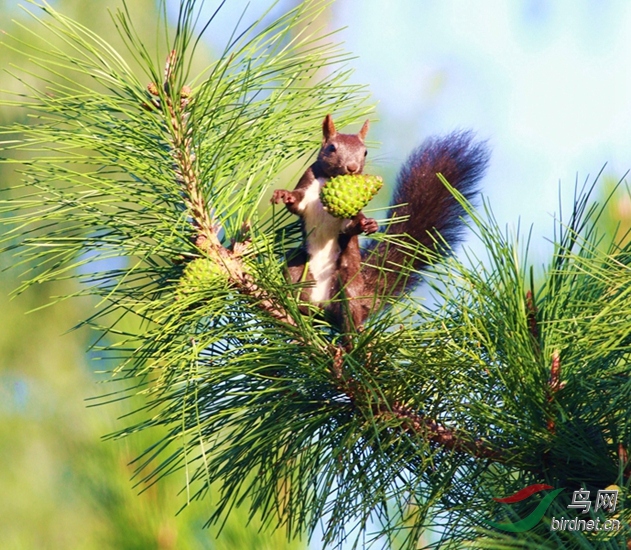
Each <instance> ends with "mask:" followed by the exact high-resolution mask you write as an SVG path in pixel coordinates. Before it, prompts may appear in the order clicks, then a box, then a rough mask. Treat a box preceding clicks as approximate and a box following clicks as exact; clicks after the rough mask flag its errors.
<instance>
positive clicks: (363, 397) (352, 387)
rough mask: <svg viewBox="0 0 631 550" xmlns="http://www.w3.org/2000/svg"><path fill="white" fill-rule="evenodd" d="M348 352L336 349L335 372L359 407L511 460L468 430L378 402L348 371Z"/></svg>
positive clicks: (440, 441) (444, 442) (456, 447)
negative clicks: (472, 435) (365, 407)
mask: <svg viewBox="0 0 631 550" xmlns="http://www.w3.org/2000/svg"><path fill="white" fill-rule="evenodd" d="M344 353H345V352H344V349H343V348H342V347H337V348H336V349H334V350H332V355H333V363H332V368H331V374H332V375H333V378H334V380H335V384H336V387H337V388H338V390H340V391H341V392H342V393H344V394H345V395H346V396H347V397H348V399H349V400H350V402H351V403H352V404H353V406H355V407H358V408H360V407H362V406H369V407H370V410H371V412H372V414H373V416H374V417H375V418H376V419H380V420H383V421H384V422H389V421H391V420H392V419H396V420H397V421H398V422H399V426H400V428H401V429H402V430H403V431H404V432H407V433H412V434H414V435H418V436H421V437H423V438H425V439H426V440H428V441H430V442H432V443H435V444H437V445H440V446H441V447H444V448H445V449H447V450H449V451H453V452H457V453H465V454H468V455H471V456H473V457H476V458H487V459H491V460H494V461H496V462H508V458H507V457H506V456H504V455H503V453H501V451H499V450H498V449H495V448H493V447H492V446H490V445H489V444H488V443H487V442H485V441H483V440H481V439H475V440H472V439H471V438H469V437H468V436H466V435H465V434H460V433H458V432H457V431H456V430H454V429H451V428H447V427H445V426H443V425H441V424H440V423H439V422H437V421H436V420H435V419H432V418H429V417H427V416H425V415H423V414H420V413H418V412H417V411H415V410H414V409H412V408H411V407H407V406H405V405H403V404H401V403H399V402H397V401H394V402H393V403H392V404H390V403H387V402H384V401H381V402H378V403H374V394H373V393H372V392H368V391H366V390H365V389H364V388H363V387H362V386H361V385H360V384H359V382H358V381H357V380H355V379H354V378H352V377H347V376H346V375H345V373H344Z"/></svg>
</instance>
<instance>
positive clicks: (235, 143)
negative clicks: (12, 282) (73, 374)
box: [0, 0, 631, 549]
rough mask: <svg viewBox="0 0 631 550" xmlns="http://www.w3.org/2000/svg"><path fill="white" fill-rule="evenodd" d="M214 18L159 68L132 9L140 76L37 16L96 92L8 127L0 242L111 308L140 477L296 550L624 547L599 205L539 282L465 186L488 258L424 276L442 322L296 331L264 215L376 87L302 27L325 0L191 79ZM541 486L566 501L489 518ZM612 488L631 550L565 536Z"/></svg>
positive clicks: (73, 95) (576, 226) (621, 429)
mask: <svg viewBox="0 0 631 550" xmlns="http://www.w3.org/2000/svg"><path fill="white" fill-rule="evenodd" d="M200 8H201V5H200V3H199V2H196V1H195V0H182V1H181V4H180V15H179V19H178V22H177V30H176V32H175V33H174V35H173V36H171V35H170V34H169V32H168V31H165V32H164V33H163V36H164V37H165V41H164V43H161V44H162V46H161V47H162V48H163V51H162V52H161V54H158V59H156V58H155V57H154V56H152V55H151V54H150V53H149V51H148V50H147V48H146V47H145V45H144V44H143V42H142V41H141V40H140V39H139V38H138V35H137V34H136V31H135V28H134V26H133V23H132V21H131V19H130V17H129V16H128V14H127V13H126V12H125V11H122V12H118V13H116V14H115V18H116V21H117V23H118V27H119V29H120V32H121V35H122V36H123V37H124V38H125V40H126V42H127V45H128V52H127V53H126V54H125V55H123V54H121V53H119V52H117V51H115V50H114V49H113V48H112V47H110V46H109V45H108V44H107V42H106V41H104V40H103V39H101V38H100V37H98V36H97V35H96V34H94V33H92V32H90V31H88V30H87V29H85V28H84V27H81V26H80V25H78V24H76V23H75V22H73V21H72V20H70V19H68V18H67V17H64V16H63V15H62V14H60V13H58V12H56V11H55V10H54V9H53V8H52V7H51V6H49V5H48V4H43V5H42V6H41V9H42V10H43V12H44V13H45V15H46V18H45V19H43V20H42V21H40V23H41V25H43V28H44V29H46V30H47V31H50V32H52V33H53V34H54V35H56V36H58V37H61V38H62V39H63V41H64V42H65V46H64V47H59V48H51V51H48V52H42V54H43V53H45V54H46V55H40V58H41V60H40V63H42V64H43V65H45V66H48V67H54V66H57V65H62V66H64V67H66V68H69V69H73V70H74V71H76V74H77V76H78V78H77V79H68V78H65V79H64V78H60V79H55V78H51V79H50V80H49V82H48V90H47V91H46V92H39V91H37V89H34V88H30V89H29V90H28V91H27V93H26V95H25V96H24V97H18V98H17V99H16V100H15V102H14V103H13V105H15V106H16V107H19V108H21V109H24V110H25V112H27V113H28V114H29V116H31V117H34V118H35V119H36V121H37V124H35V125H34V126H29V127H26V126H23V125H14V126H12V127H11V128H7V129H5V131H4V134H5V135H6V136H7V139H6V141H5V142H4V145H3V151H4V153H5V155H8V157H9V159H13V160H9V162H17V161H18V160H19V155H18V153H19V152H20V151H21V150H31V151H32V150H39V151H40V156H39V158H37V159H36V160H33V161H28V162H26V163H25V165H24V167H23V175H24V188H23V190H22V195H21V196H20V198H19V199H15V198H13V199H12V200H8V201H4V202H3V203H1V205H0V213H2V214H3V220H4V221H5V222H6V223H8V224H10V227H11V230H10V231H7V232H6V233H5V235H4V236H3V237H2V242H4V243H5V249H6V251H10V252H13V253H14V254H15V255H16V260H15V264H16V265H20V263H21V262H23V263H28V265H33V264H34V265H35V266H36V267H35V268H34V269H33V272H32V273H28V274H27V276H26V278H25V282H24V284H23V285H22V287H21V289H24V288H27V287H28V286H30V285H33V284H39V283H44V282H48V281H53V280H59V279H72V280H80V281H81V282H82V283H83V285H84V286H83V290H82V292H81V294H86V295H90V296H95V297H97V298H98V299H99V301H98V309H97V312H96V313H95V314H94V315H92V316H91V317H90V318H89V319H86V320H85V321H84V323H83V324H87V325H90V326H91V327H93V328H95V329H96V330H97V331H98V334H99V336H98V338H97V339H96V342H95V344H94V346H93V350H98V351H99V353H101V354H102V355H103V357H106V358H108V360H116V361H117V364H116V366H115V368H114V369H113V370H112V372H111V379H112V383H114V384H116V383H118V382H122V384H121V385H120V386H117V388H119V389H118V393H115V394H114V396H113V397H112V396H110V398H114V399H119V398H121V397H124V396H130V395H139V396H141V397H142V398H143V399H144V403H145V405H144V407H143V411H140V412H141V413H143V414H144V416H141V418H140V420H138V421H137V422H134V421H133V420H132V419H133V416H132V417H131V418H132V419H129V420H127V424H126V425H125V426H124V427H123V428H121V430H120V431H119V432H118V433H117V434H114V435H115V436H117V437H123V436H126V435H128V434H131V433H135V432H138V431H145V430H146V431H147V432H148V433H150V434H155V439H154V443H153V444H152V445H151V446H150V447H149V448H147V450H146V451H145V453H144V454H143V455H142V456H141V457H139V459H138V461H137V464H138V472H139V476H140V477H141V478H142V479H143V481H145V482H147V483H152V482H159V481H160V479H161V478H163V477H164V476H166V475H176V476H180V477H181V478H182V479H183V480H184V481H185V491H186V494H187V498H188V500H189V501H193V500H196V499H203V498H210V496H211V495H212V496H213V498H215V499H217V501H218V508H217V511H216V513H214V514H213V516H212V517H211V518H210V519H209V521H210V522H211V523H213V522H217V523H221V522H222V521H224V520H225V518H226V517H227V515H228V514H229V513H230V511H231V509H232V508H233V507H234V506H235V505H238V504H240V503H243V502H249V506H250V507H251V510H252V512H253V513H255V512H256V513H260V514H262V516H263V517H264V523H265V526H267V527H270V528H275V527H282V528H284V529H285V530H286V532H287V535H288V536H289V537H297V536H300V535H301V534H302V533H303V532H305V531H306V532H307V533H311V532H313V531H314V530H315V529H316V527H317V526H318V525H319V524H322V525H323V532H324V541H323V544H325V545H327V546H334V545H335V544H337V543H339V544H341V543H342V542H345V541H346V542H348V541H351V542H352V543H354V544H355V546H359V545H362V544H364V545H369V544H370V543H371V542H372V541H375V542H381V543H384V544H386V545H390V546H391V547H401V548H415V547H417V544H418V542H419V541H420V540H421V537H423V540H424V541H426V540H427V539H428V537H429V536H430V534H431V533H432V532H436V533H437V534H436V535H434V536H433V539H434V540H435V542H433V543H430V542H426V544H427V546H426V547H436V548H438V547H440V548H462V547H477V548H496V549H500V548H541V549H544V548H545V549H548V548H550V549H551V548H566V549H574V548H626V547H627V544H628V543H627V540H629V539H631V533H630V531H629V526H628V523H629V511H628V507H627V506H628V491H629V483H630V481H629V478H630V474H631V466H630V463H629V456H628V452H629V448H630V446H631V415H630V414H629V409H630V404H629V403H630V400H629V394H630V393H631V380H630V374H631V367H630V363H629V352H630V349H631V348H630V346H631V300H630V299H629V292H631V269H630V268H629V265H630V263H631V256H630V252H631V251H630V249H629V245H623V244H619V242H618V241H616V240H611V239H610V241H609V242H603V239H604V238H605V237H604V236H603V234H602V233H599V231H598V229H597V222H598V218H599V215H600V212H601V210H602V207H601V206H598V204H596V203H595V202H592V201H591V199H590V188H587V189H584V190H582V191H581V192H577V194H576V197H575V202H574V205H573V208H572V212H571V214H570V216H569V218H567V219H564V218H559V219H558V220H557V222H556V228H555V234H554V236H553V239H552V240H553V242H554V243H555V249H554V252H553V254H552V257H551V258H550V261H549V263H548V265H547V266H545V267H544V269H543V270H542V272H541V273H540V274H537V275H538V276H537V278H536V280H535V276H534V273H533V269H532V268H531V267H530V266H529V264H528V257H527V251H528V246H529V243H528V241H526V244H525V245H524V244H523V243H522V242H521V240H520V239H521V237H520V236H519V235H518V236H517V237H511V236H510V235H508V234H506V233H505V232H503V231H502V230H501V229H500V228H499V227H498V225H497V223H496V222H495V221H494V219H493V216H492V213H491V211H490V208H489V207H488V205H484V206H485V208H484V209H483V210H482V213H478V212H477V211H475V210H473V209H472V208H471V206H470V205H468V204H467V203H466V202H465V201H464V200H462V197H458V195H457V193H456V191H455V190H452V191H453V193H454V194H455V195H456V196H457V197H458V198H459V200H461V203H462V204H463V207H464V208H465V209H466V210H467V211H468V213H469V215H470V218H471V223H470V226H471V229H472V231H473V233H475V235H476V236H477V237H478V238H479V239H481V241H482V243H483V244H484V245H485V248H486V251H487V254H488V258H486V259H485V261H481V260H480V259H478V258H475V257H472V256H471V255H470V254H469V256H468V257H467V254H466V252H465V253H463V254H464V257H465V259H466V262H465V261H463V260H459V259H458V258H457V257H455V256H453V257H450V258H449V259H447V260H445V261H444V262H442V263H440V264H437V265H436V266H435V267H434V268H433V269H432V270H430V271H429V272H428V273H425V274H423V277H424V279H425V281H426V284H428V285H429V287H430V288H431V290H432V293H433V296H434V298H435V300H434V303H432V304H431V306H429V305H427V304H424V303H420V302H418V301H416V300H413V299H412V298H408V299H405V300H403V301H396V300H394V299H392V300H391V303H392V307H390V308H389V309H387V310H385V311H383V312H381V313H380V314H378V315H375V316H374V317H373V318H371V319H370V320H369V322H368V323H367V324H366V326H365V328H364V330H363V331H362V332H361V333H358V334H351V335H344V334H340V332H339V330H338V329H336V328H335V327H333V326H331V325H330V324H329V323H328V322H327V320H326V319H323V318H322V317H321V316H320V315H319V314H318V312H317V311H313V312H312V314H305V313H301V311H300V309H299V306H300V305H301V304H299V303H298V300H297V295H298V294H299V285H297V286H290V285H288V283H287V282H286V281H285V278H284V275H283V258H284V257H285V254H286V253H287V251H288V250H289V249H290V248H292V247H293V246H295V244H296V243H297V241H299V239H300V238H301V237H300V232H299V227H298V225H297V224H296V223H295V222H294V221H293V220H291V219H290V218H289V216H288V215H287V214H286V213H285V212H279V211H276V210H275V209H273V208H271V207H268V206H267V203H268V200H267V199H268V197H269V193H270V190H271V189H272V188H273V187H274V186H280V185H278V183H279V182H280V178H281V177H285V175H286V174H287V171H288V170H291V169H292V166H293V164H294V163H295V162H296V161H297V160H298V159H301V158H303V157H304V156H306V155H309V154H311V153H313V152H314V151H315V150H316V149H317V146H318V145H317V141H318V139H319V136H318V135H317V132H315V131H314V129H317V128H318V126H319V122H320V120H321V119H322V118H323V116H324V114H326V113H327V112H331V111H335V113H336V117H337V120H338V121H339V123H340V126H343V125H345V124H349V123H352V122H355V121H358V120H361V119H362V118H363V117H365V116H366V114H367V113H368V112H369V110H370V106H369V105H368V106H365V105H366V94H365V91H364V90H363V89H362V88H361V87H357V86H352V85H350V84H348V80H347V77H348V70H347V69H346V65H345V64H346V62H347V60H348V56H347V55H345V54H344V53H343V52H341V51H340V49H339V48H338V47H337V46H336V45H334V44H333V43H332V42H331V38H330V36H328V35H324V36H323V35H322V34H321V33H320V34H319V33H318V30H317V29H311V28H310V26H309V22H310V21H313V20H314V19H315V18H316V16H317V14H318V12H319V11H320V10H322V9H323V8H324V5H323V4H322V3H321V2H318V1H306V2H304V3H302V4H300V5H299V6H298V7H296V8H295V9H293V10H291V11H289V12H288V13H286V14H285V15H283V16H281V17H280V18H279V19H278V20H276V21H275V22H273V23H270V24H267V25H264V24H260V25H256V26H254V27H252V28H249V29H247V30H246V31H245V32H243V33H239V32H235V34H234V36H233V39H232V40H231V42H230V44H228V45H227V47H226V49H225V51H223V52H222V54H221V55H220V56H219V58H218V59H217V60H216V61H215V62H214V63H212V64H211V65H210V66H209V67H208V68H207V69H206V70H205V71H203V72H202V73H200V74H199V75H197V76H194V75H192V74H191V65H192V63H193V62H194V59H195V49H196V46H197V44H198V41H199V40H200V37H201V33H203V32H204V31H206V29H208V30H209V32H212V24H213V21H212V19H211V20H210V21H208V22H207V23H206V24H202V25H200V19H199V18H200V13H201V11H200ZM165 28H166V26H165ZM199 29H201V31H200V30H199ZM35 32H38V31H35ZM17 47H18V48H21V49H27V48H28V45H27V44H20V45H18V46H17ZM127 58H130V59H131V60H133V61H134V63H136V64H137V65H138V66H139V67H141V68H142V69H143V70H144V74H143V76H142V77H139V76H138V75H137V74H136V73H135V72H134V70H132V69H131V68H130V66H131V62H129V61H127ZM164 59H166V63H165V62H164ZM86 76H87V77H89V81H90V84H85V82H86V80H85V77H86ZM143 78H144V81H143V80H142V79H143ZM294 179H295V178H294ZM444 183H445V185H449V183H448V182H446V181H445V182H444ZM378 238H380V239H384V240H387V239H389V240H391V243H390V244H392V245H395V244H396V237H392V236H391V237H387V236H383V235H382V236H380V237H378ZM620 242H622V241H620ZM419 253H422V254H426V255H430V256H431V255H432V252H431V251H428V250H420V248H419V249H416V250H410V251H409V254H411V255H414V254H419ZM97 262H98V263H97ZM103 266H105V267H103ZM414 275H415V274H414V273H413V272H412V270H411V268H406V267H405V266H403V267H402V276H403V277H407V276H414ZM385 298H389V297H385ZM349 338H350V340H351V341H352V345H348V342H349ZM104 342H105V343H104ZM120 388H122V389H120ZM533 484H548V485H550V486H554V487H555V488H558V489H562V490H563V491H562V492H560V494H559V495H558V496H557V498H555V499H554V500H553V501H552V500H551V498H550V497H549V496H545V497H542V496H541V494H540V493H537V494H535V495H533V496H532V498H530V499H524V500H522V501H519V502H518V503H516V504H511V505H510V506H508V505H504V504H500V503H498V502H496V501H494V500H493V498H494V497H504V496H506V495H510V494H513V493H515V492H517V491H519V490H520V489H523V488H524V487H525V486H531V485H533ZM614 485H615V487H616V490H618V502H617V508H616V516H615V519H617V520H619V521H620V523H621V529H620V530H618V531H615V532H607V531H604V530H601V531H599V532H594V533H587V532H582V531H561V530H553V529H551V527H552V526H553V524H552V520H551V518H552V517H559V516H561V515H564V514H565V515H570V514H569V513H568V508H567V505H568V504H569V503H570V497H571V496H572V495H573V492H574V491H578V490H581V489H585V490H589V491H591V494H595V493H596V491H597V490H601V489H605V488H606V487H611V486H614ZM550 494H552V493H548V495H550ZM245 499H248V500H245ZM546 499H547V500H546ZM544 501H545V502H544ZM533 503H537V504H541V503H543V504H544V505H545V504H549V508H548V509H547V514H546V515H545V516H543V517H542V519H541V521H539V523H537V524H536V525H533V526H531V528H530V529H529V530H527V531H519V532H511V531H510V529H509V528H508V529H507V528H506V525H507V524H508V523H512V524H514V523H516V522H517V521H518V520H520V518H524V517H525V516H526V515H528V514H530V512H531V509H532V506H533ZM585 517H589V518H592V519H595V518H597V517H600V518H601V519H603V520H604V519H608V516H607V515H606V513H605V511H603V510H600V511H596V510H594V509H593V508H592V509H591V511H590V513H589V515H588V516H585ZM507 519H508V520H509V521H508V523H507ZM498 525H499V527H498ZM424 543H425V542H424Z"/></svg>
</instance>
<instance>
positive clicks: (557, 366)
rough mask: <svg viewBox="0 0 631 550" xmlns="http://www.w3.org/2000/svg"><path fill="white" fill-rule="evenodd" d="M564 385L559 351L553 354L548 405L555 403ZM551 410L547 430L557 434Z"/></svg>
mask: <svg viewBox="0 0 631 550" xmlns="http://www.w3.org/2000/svg"><path fill="white" fill-rule="evenodd" d="M563 386H564V384H563V383H562V382H561V356H560V355H559V352H558V351H557V350H555V351H553V352H552V364H551V366H550V378H549V379H548V389H547V393H548V405H551V404H552V402H553V401H554V398H555V394H556V393H557V392H558V391H559V390H560V389H563ZM552 414H553V413H552V411H551V410H550V418H548V423H547V428H548V431H549V432H550V433H551V434H553V435H554V434H555V433H556V423H555V420H554V418H553V416H552Z"/></svg>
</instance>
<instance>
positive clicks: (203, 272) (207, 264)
mask: <svg viewBox="0 0 631 550" xmlns="http://www.w3.org/2000/svg"><path fill="white" fill-rule="evenodd" d="M225 278H226V273H225V271H224V270H223V269H222V268H221V266H220V265H217V263H216V262H212V261H210V260H209V259H207V258H197V259H195V260H193V261H191V262H189V263H188V264H187V266H186V267H185V268H184V272H183V273H182V276H181V277H180V280H179V283H178V291H179V292H180V293H187V292H195V291H197V290H199V289H200V288H203V287H205V286H208V285H209V284H213V283H214V282H216V281H217V279H225Z"/></svg>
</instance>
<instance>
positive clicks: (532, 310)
mask: <svg viewBox="0 0 631 550" xmlns="http://www.w3.org/2000/svg"><path fill="white" fill-rule="evenodd" d="M526 317H527V319H528V328H529V329H530V334H531V335H532V337H533V338H534V339H535V341H537V340H538V339H539V327H538V326H537V306H536V304H535V299H534V297H533V295H532V291H531V290H529V291H528V292H526Z"/></svg>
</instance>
